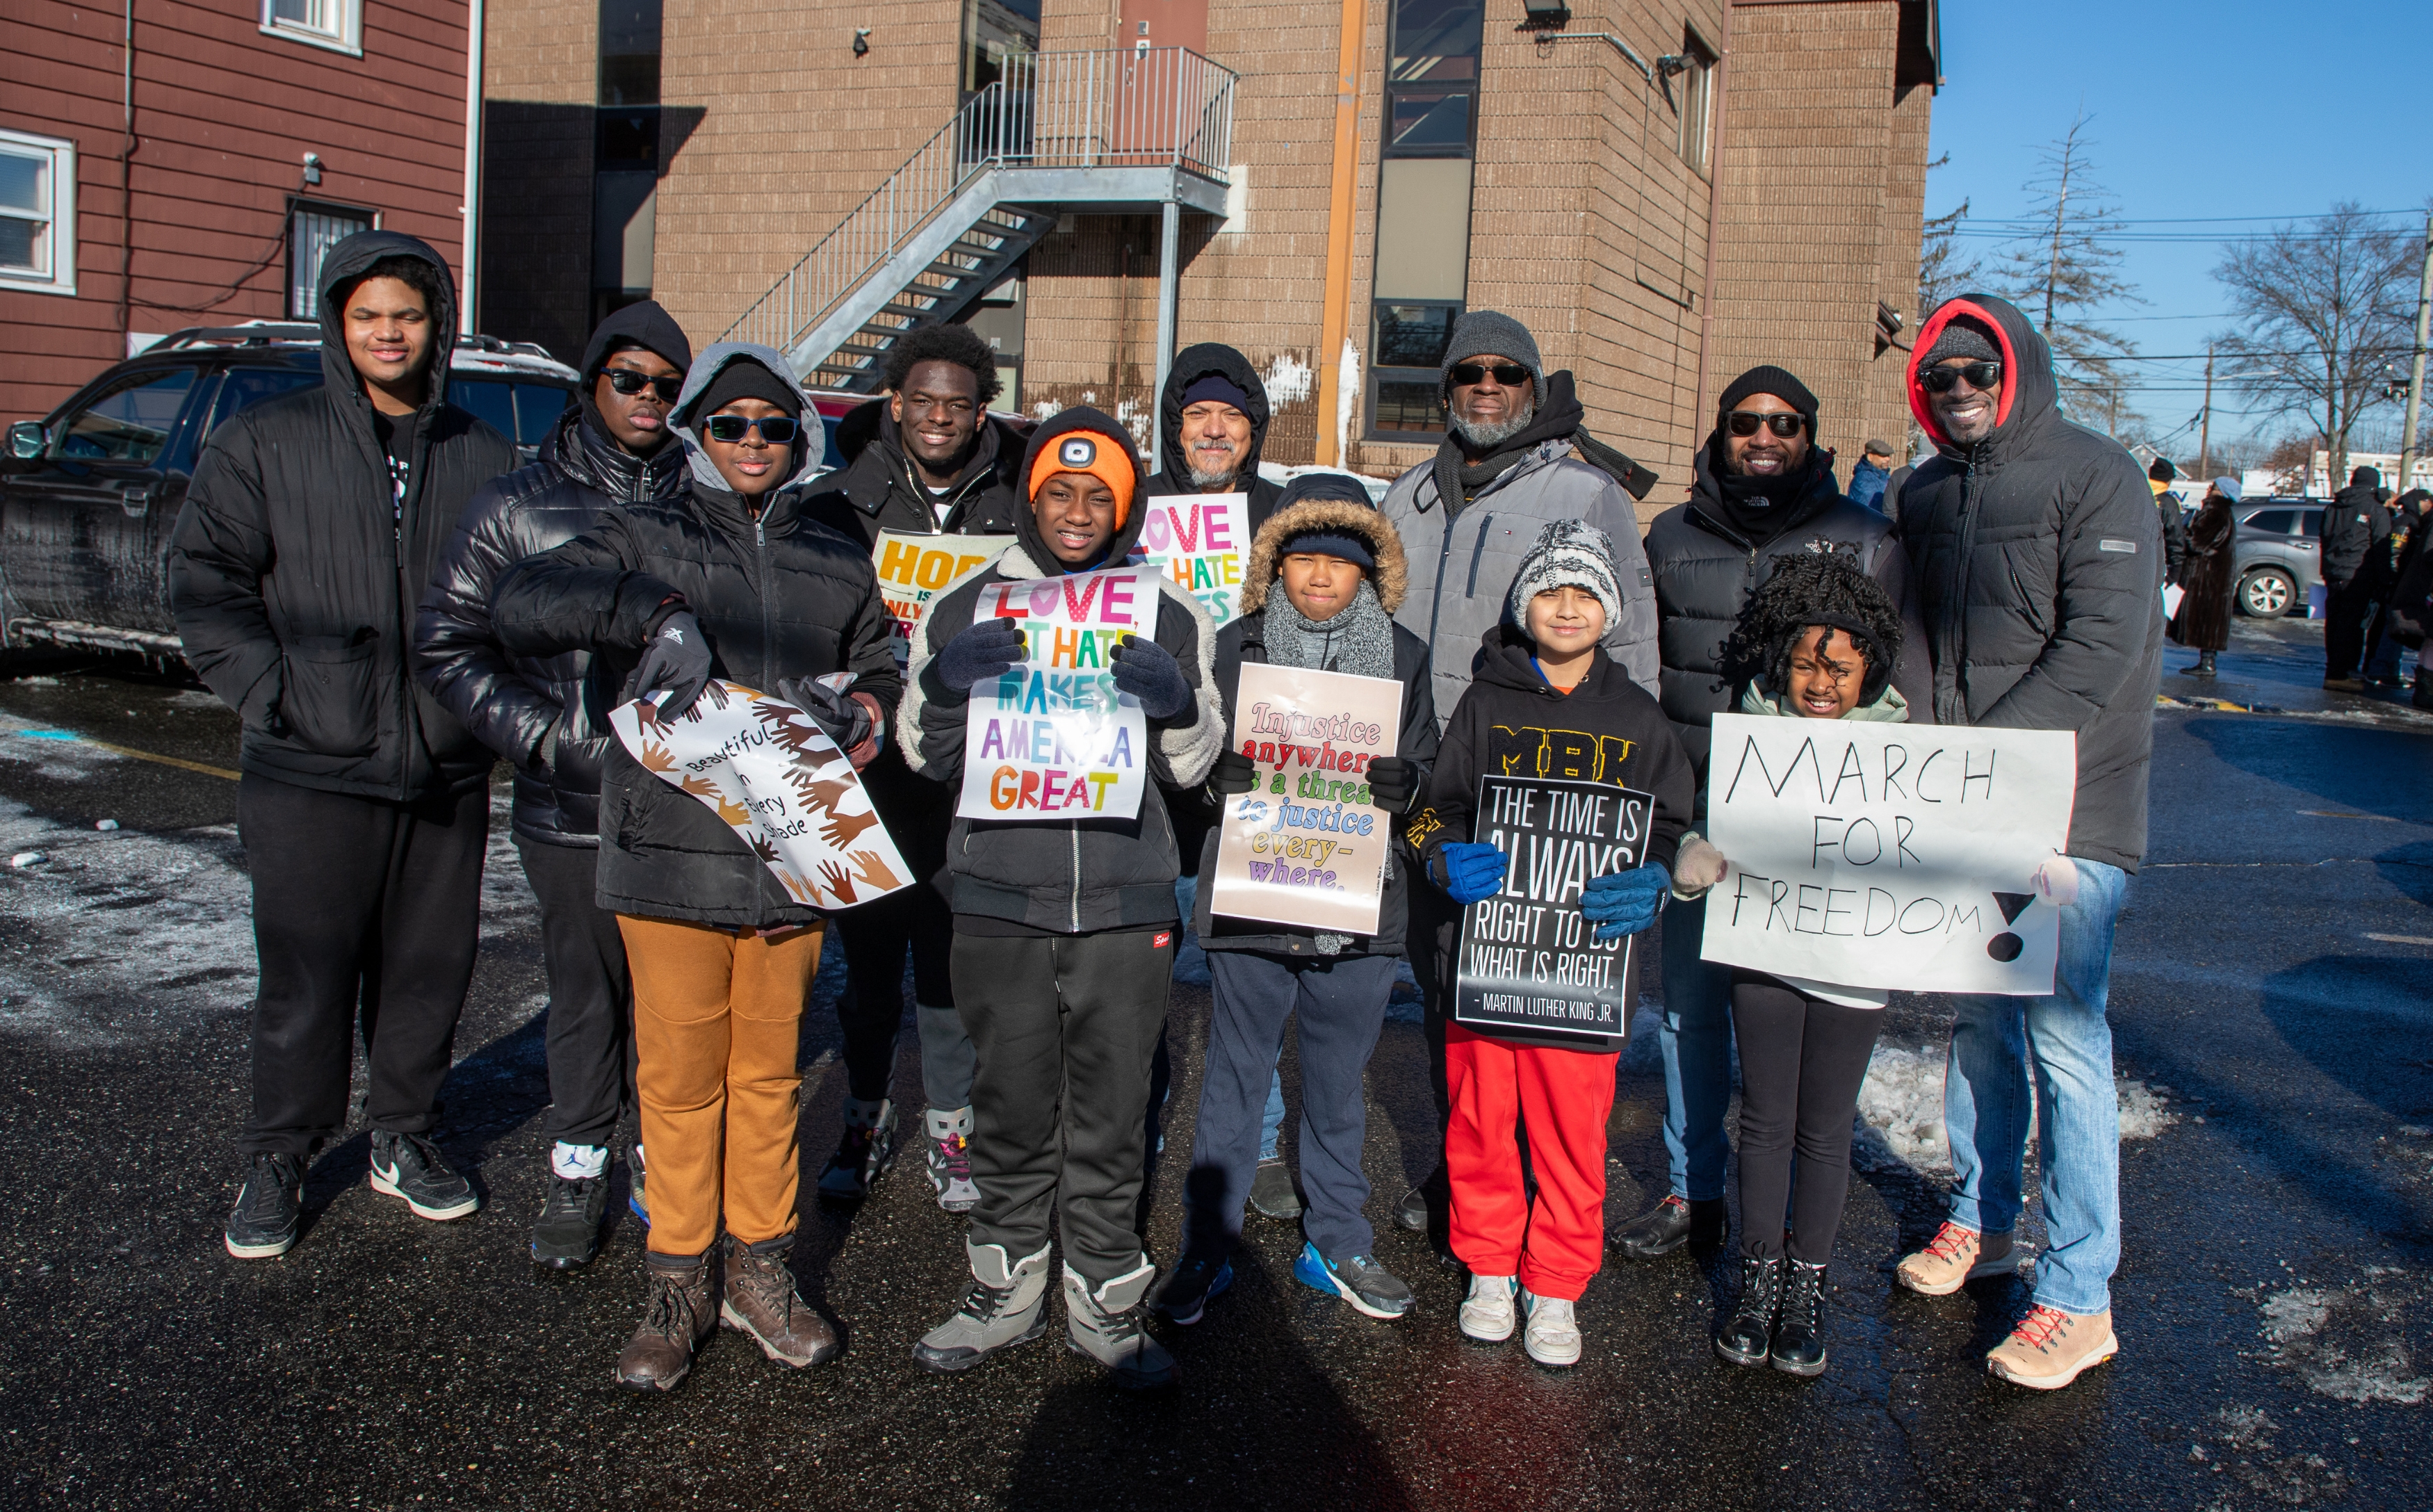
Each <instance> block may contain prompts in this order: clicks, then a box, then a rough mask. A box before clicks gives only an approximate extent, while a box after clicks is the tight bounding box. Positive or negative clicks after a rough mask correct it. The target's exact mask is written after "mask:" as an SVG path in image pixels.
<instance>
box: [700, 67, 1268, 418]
mask: <svg viewBox="0 0 2433 1512" xmlns="http://www.w3.org/2000/svg"><path fill="white" fill-rule="evenodd" d="M1003 68H1004V72H1003V75H1002V76H1000V77H999V78H998V79H997V80H996V81H995V82H994V83H992V84H990V85H989V86H988V87H987V88H986V89H984V90H981V91H980V92H979V93H977V94H975V95H973V96H972V97H971V99H970V100H968V101H966V102H965V103H964V105H963V107H962V109H961V110H958V111H956V112H955V116H954V118H953V119H952V120H950V121H948V122H947V123H946V125H945V126H944V127H941V128H940V129H939V131H938V133H937V134H936V135H935V136H932V137H931V138H929V140H928V141H927V142H925V143H923V144H921V146H920V148H919V149H918V150H916V151H915V152H914V153H913V154H912V156H911V157H910V159H908V160H907V161H905V163H904V165H903V166H902V167H900V168H898V169H896V170H895V171H894V172H893V173H892V174H890V175H889V176H888V177H887V179H886V181H885V182H883V183H881V184H880V185H879V186H878V187H877V188H876V189H875V190H873V191H872V192H871V194H870V196H869V197H868V198H866V199H864V200H863V201H862V202H861V203H860V204H859V205H857V206H855V207H854V209H853V210H852V211H851V212H848V213H847V214H846V215H845V217H844V219H843V220H842V221H841V222H839V223H838V225H837V226H836V228H835V229H832V230H830V231H829V232H828V233H827V234H826V235H825V236H824V237H822V238H821V239H820V240H819V241H818V242H817V243H815V244H814V245H813V246H812V247H811V249H810V250H809V251H808V252H806V253H804V254H803V256H802V257H801V258H800V259H799V260H797V261H796V262H795V263H794V265H793V266H792V267H791V268H788V269H787V270H786V273H785V275H784V276H783V277H782V278H780V279H779V280H777V281H776V283H775V284H774V286H773V287H771V289H770V290H769V292H768V293H766V294H764V295H762V296H761V297H759V298H758V299H757V300H756V301H755V302H754V303H753V305H752V306H751V308H749V309H747V310H746V311H744V312H743V314H741V315H740V317H738V318H737V319H736V321H735V323H734V324H733V325H731V326H729V327H728V328H727V329H726V331H724V332H723V334H722V335H721V336H720V338H719V339H720V340H722V341H748V342H757V343H759V344H761V345H763V346H768V347H774V348H777V349H779V350H780V351H785V352H788V353H790V354H791V353H792V352H793V349H794V348H796V347H797V346H798V345H799V344H800V343H801V342H802V341H803V339H804V338H805V337H806V336H807V335H808V333H809V332H811V331H813V330H814V328H816V327H817V326H819V325H820V324H821V322H822V321H823V320H825V319H826V317H827V316H828V315H829V314H831V313H832V312H834V311H835V310H836V309H837V307H838V306H840V305H841V304H842V303H843V302H844V301H845V300H846V299H847V298H848V297H851V296H852V295H853V294H854V292H855V291H856V290H857V289H859V287H860V286H861V285H862V284H863V283H864V281H865V280H868V279H869V277H870V276H871V274H872V273H873V272H874V271H875V270H876V269H879V268H881V267H883V266H885V265H886V264H887V263H889V262H890V261H891V260H892V259H893V258H894V257H895V255H896V254H897V253H898V252H900V251H901V250H902V249H903V248H904V247H905V246H907V245H908V244H909V243H910V241H911V240H912V239H913V237H914V236H915V235H917V234H918V233H920V232H922V231H923V230H925V229H927V228H928V226H929V225H930V223H931V222H932V221H933V220H935V219H936V218H937V217H938V216H939V215H940V214H941V213H943V212H946V211H947V210H948V209H949V208H950V207H953V206H954V205H956V204H957V203H958V201H960V200H962V199H963V198H964V192H965V191H966V190H967V189H969V188H971V187H972V186H973V185H974V184H976V183H977V182H978V179H979V178H981V177H982V176H983V175H986V174H989V173H991V172H994V171H995V170H996V169H999V168H1171V169H1176V170H1180V171H1182V172H1185V173H1190V174H1194V175H1197V176H1199V177H1200V178H1206V179H1209V180H1211V181H1212V182H1215V183H1217V184H1222V183H1223V182H1224V181H1225V173H1226V164H1227V162H1228V161H1229V160H1230V158H1231V156H1232V149H1233V133H1234V81H1235V75H1234V72H1233V71H1232V70H1231V69H1228V68H1225V67H1224V66H1222V65H1221V64H1218V63H1215V62H1212V61H1210V60H1209V59H1205V58H1202V57H1200V56H1199V54H1198V53H1195V52H1192V51H1191V50H1190V49H1188V48H1184V47H1155V48H1144V49H1139V50H1135V51H1130V52H1126V51H1120V50H1114V49H1107V50H1100V51H1092V52H1048V53H1011V54H1008V55H1006V57H1005V59H1004V62H1003ZM977 218H978V217H977V216H974V217H973V219H974V220H975V221H977ZM890 292H891V295H892V294H893V291H890ZM826 355H827V353H825V352H812V353H805V354H803V356H804V357H805V358H807V359H808V362H799V361H798V366H802V367H804V369H805V370H807V371H808V366H809V365H815V364H816V362H817V360H818V359H820V358H823V357H825V356H826Z"/></svg>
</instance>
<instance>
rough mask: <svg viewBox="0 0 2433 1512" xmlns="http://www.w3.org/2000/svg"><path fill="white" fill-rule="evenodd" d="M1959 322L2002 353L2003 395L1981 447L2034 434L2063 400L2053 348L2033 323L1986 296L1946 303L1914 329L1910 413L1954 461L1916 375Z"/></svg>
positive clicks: (1955, 450)
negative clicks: (1988, 336) (1983, 333)
mask: <svg viewBox="0 0 2433 1512" xmlns="http://www.w3.org/2000/svg"><path fill="white" fill-rule="evenodd" d="M1963 319H1965V320H1970V321H1974V322H1976V323H1977V324H1978V325H1981V326H1982V327H1984V328H1985V329H1986V330H1987V331H1990V332H1992V334H1993V337H1994V341H1995V344H1996V345H1997V346H1998V347H1999V348H2000V362H2001V364H2002V392H2001V395H2000V396H1999V398H1998V399H1996V400H1995V403H1994V432H1993V433H1992V434H1991V435H1989V436H1987V437H1986V438H1985V442H1984V443H1983V444H1987V445H1997V444H2000V443H2002V442H2004V441H2006V440H2008V439H2009V438H2010V437H2012V436H2015V435H2021V434H2025V433H2027V432H2029V431H2031V430H2033V429H2034V428H2035V427H2036V426H2038V425H2040V424H2042V423H2043V422H2044V420H2045V418H2046V417H2047V416H2050V415H2052V414H2053V413H2054V412H2055V411H2056V410H2058V409H2059V408H2060V400H2061V391H2060V388H2059V386H2058V385H2057V384H2055V382H2053V370H2052V348H2050V347H2048V346H2047V345H2046V344H2045V338H2044V337H2043V336H2042V335H2041V334H2039V333H2038V332H2037V331H2036V328H2035V325H2034V323H2033V322H2032V321H2030V320H2029V319H2028V317H2027V316H2026V315H2024V314H2020V313H2019V308H2018V306H2016V305H2015V304H2013V303H2011V301H2009V300H2008V299H2003V298H1999V297H1995V296H1993V295H1990V294H1964V295H1961V296H1959V297H1957V298H1952V299H1946V300H1945V301H1943V303H1942V304H1941V305H1940V306H1938V307H1936V309H1935V312H1934V314H1931V315H1929V316H1927V317H1926V324H1925V325H1924V326H1923V327H1921V328H1919V330H1918V333H1917V341H1916V343H1915V344H1914V355H1912V357H1911V359H1910V365H1909V412H1910V414H1911V415H1912V416H1915V417H1916V420H1917V423H1918V428H1919V429H1921V430H1923V431H1924V432H1925V433H1926V434H1927V439H1929V440H1931V441H1932V442H1933V443H1934V444H1935V446H1936V447H1937V448H1939V449H1940V450H1944V451H1948V452H1950V453H1952V454H1953V455H1955V456H1957V455H1959V454H1960V449H1959V447H1958V446H1956V445H1955V444H1954V443H1953V441H1952V439H1951V438H1950V437H1949V436H1948V435H1946V434H1945V433H1944V432H1943V425H1942V422H1940V421H1939V420H1937V419H1936V418H1935V417H1934V407H1933V406H1932V405H1931V404H1929V403H1928V402H1927V394H1926V388H1925V385H1924V384H1922V383H1920V382H1918V381H1917V375H1918V374H1919V372H1921V371H1922V370H1923V369H1924V368H1925V367H1926V366H1927V365H1928V359H1929V358H1930V357H1931V356H1932V355H1933V352H1934V346H1935V343H1936V342H1937V341H1939V340H1941V339H1942V336H1943V333H1944V331H1945V329H1946V328H1947V327H1948V326H1949V325H1950V324H1951V323H1952V322H1953V321H1955V320H1963Z"/></svg>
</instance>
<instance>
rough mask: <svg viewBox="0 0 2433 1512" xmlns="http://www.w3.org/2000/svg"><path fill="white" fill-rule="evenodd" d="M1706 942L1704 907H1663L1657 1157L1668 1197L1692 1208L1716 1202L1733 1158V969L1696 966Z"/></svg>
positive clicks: (1704, 903)
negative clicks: (1667, 1177) (1664, 1162)
mask: <svg viewBox="0 0 2433 1512" xmlns="http://www.w3.org/2000/svg"><path fill="white" fill-rule="evenodd" d="M1706 934H1707V901H1706V899H1704V898H1700V899H1699V900H1697V901H1696V902H1694V903H1684V902H1682V901H1681V900H1680V899H1678V898H1675V899H1674V900H1673V901H1672V902H1671V903H1669V904H1667V905H1666V906H1665V909H1664V959H1663V961H1662V970H1663V977H1664V1016H1663V1021H1662V1023H1661V1024H1660V1025H1659V1027H1658V1028H1657V1031H1656V1045H1657V1048H1658V1049H1659V1050H1661V1051H1662V1052H1663V1055H1664V1153H1665V1156H1666V1157H1667V1159H1668V1160H1669V1161H1670V1162H1671V1164H1672V1170H1671V1176H1672V1182H1673V1185H1672V1192H1673V1195H1674V1196H1675V1197H1680V1198H1689V1199H1690V1200H1691V1201H1693V1202H1712V1201H1719V1200H1721V1199H1722V1198H1723V1195H1724V1166H1725V1164H1726V1163H1727V1162H1728V1161H1729V1160H1730V1159H1731V1154H1732V1147H1731V1141H1730V1140H1729V1139H1728V1138H1727V1137H1726V1136H1725V1133H1724V1110H1725V1109H1727V1108H1728V1107H1730V1106H1731V1101H1732V969H1731V968H1730V967H1729V966H1718V965H1716V964H1714V963H1713V962H1712V961H1708V960H1700V959H1699V957H1698V951H1699V948H1700V944H1701V943H1702V942H1703V941H1704V940H1705V939H1706Z"/></svg>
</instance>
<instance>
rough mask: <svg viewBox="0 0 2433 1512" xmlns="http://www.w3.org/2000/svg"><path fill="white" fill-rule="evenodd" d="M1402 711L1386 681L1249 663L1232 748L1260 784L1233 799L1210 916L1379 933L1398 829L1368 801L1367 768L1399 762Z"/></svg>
mask: <svg viewBox="0 0 2433 1512" xmlns="http://www.w3.org/2000/svg"><path fill="white" fill-rule="evenodd" d="M1402 711H1403V685H1402V684H1400V683H1398V682H1395V681H1394V680H1393V679H1391V678H1388V677H1354V676H1353V675H1351V674H1350V673H1348V672H1326V671H1310V670H1308V669H1305V668H1300V667H1276V666H1270V665H1268V663H1265V662H1244V663H1243V664H1242V671H1241V679H1240V681H1239V683H1238V684H1237V685H1236V687H1235V689H1234V750H1236V751H1239V752H1240V753H1242V755H1244V756H1248V757H1250V758H1251V763H1252V764H1253V765H1254V766H1255V767H1256V769H1257V773H1258V774H1257V778H1256V780H1255V781H1254V782H1253V783H1252V785H1251V790H1250V791H1249V792H1246V793H1237V794H1235V795H1234V796H1231V797H1229V798H1227V799H1226V800H1225V812H1224V817H1223V819H1222V820H1221V821H1220V824H1221V826H1222V827H1221V828H1220V829H1219V831H1218V835H1217V869H1216V875H1215V876H1214V878H1213V879H1212V880H1211V882H1210V883H1209V885H1210V887H1211V888H1213V889H1214V891H1213V892H1211V893H1210V894H1209V903H1208V906H1209V909H1211V910H1212V911H1213V912H1217V913H1221V914H1224V915H1226V916H1227V917H1229V918H1235V919H1258V920H1262V921H1264V922H1267V923H1269V924H1290V925H1299V926H1302V927H1303V928H1307V929H1323V930H1327V931H1330V932H1332V933H1336V934H1352V935H1372V934H1375V933H1376V932H1377V915H1378V910H1379V909H1380V907H1381V906H1382V903H1383V901H1384V893H1385V886H1386V856H1387V850H1388V849H1389V847H1390V846H1391V845H1392V843H1393V820H1392V816H1391V815H1389V814H1387V812H1386V811H1385V810H1384V809H1382V808H1378V807H1373V806H1371V805H1370V802H1369V764H1370V762H1372V761H1374V760H1376V759H1378V758H1379V757H1381V756H1393V755H1395V754H1396V746H1397V742H1398V741H1399V740H1400V739H1402V730H1401V723H1402Z"/></svg>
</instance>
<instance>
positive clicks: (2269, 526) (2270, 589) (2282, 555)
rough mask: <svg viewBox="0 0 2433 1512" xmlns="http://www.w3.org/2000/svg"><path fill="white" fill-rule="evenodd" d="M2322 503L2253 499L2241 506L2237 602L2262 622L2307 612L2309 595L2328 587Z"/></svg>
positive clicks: (2236, 538) (2235, 543)
mask: <svg viewBox="0 0 2433 1512" xmlns="http://www.w3.org/2000/svg"><path fill="white" fill-rule="evenodd" d="M2323 506H2324V501H2322V500H2321V499H2271V498H2268V499H2250V500H2246V501H2243V502H2241V503H2240V504H2239V505H2238V513H2237V520H2238V530H2237V534H2236V535H2233V536H2232V538H2231V566H2232V569H2233V571H2234V574H2235V575H2234V576H2233V578H2232V581H2233V582H2234V583H2235V584H2237V590H2236V591H2235V592H2234V593H2233V594H2232V596H2231V602H2232V603H2235V604H2237V607H2238V612H2239V613H2241V614H2244V615H2253V616H2254V617H2256V618H2258V619H2268V620H2269V619H2271V618H2273V617H2275V616H2278V615H2285V614H2304V613H2305V612H2306V595H2307V593H2308V592H2310V591H2311V590H2312V589H2313V588H2314V586H2315V585H2316V584H2318V583H2320V582H2322V576H2323V566H2322V539H2321V537H2322V532H2323Z"/></svg>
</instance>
